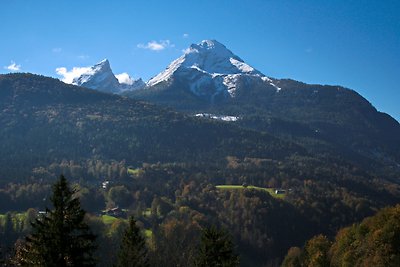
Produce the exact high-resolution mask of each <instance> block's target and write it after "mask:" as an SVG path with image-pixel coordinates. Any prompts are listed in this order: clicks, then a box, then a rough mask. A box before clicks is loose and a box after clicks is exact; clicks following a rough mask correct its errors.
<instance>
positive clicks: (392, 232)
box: [282, 205, 400, 267]
mask: <svg viewBox="0 0 400 267" xmlns="http://www.w3.org/2000/svg"><path fill="white" fill-rule="evenodd" d="M399 248H400V205H397V206H395V207H392V208H385V209H383V210H381V211H379V212H378V213H377V214H376V215H374V216H372V217H369V218H367V219H365V220H364V221H363V222H361V223H358V224H354V225H352V226H350V227H346V228H343V229H341V230H340V231H339V232H338V233H337V234H336V237H335V238H334V240H332V241H331V240H330V239H329V238H327V237H326V236H324V235H318V236H315V237H313V238H312V239H310V240H308V241H307V242H306V244H305V245H304V247H303V248H302V249H300V248H299V247H292V248H290V249H289V251H288V253H287V255H286V257H285V260H284V262H283V264H282V266H284V267H289V266H291V267H296V266H298V267H300V266H313V267H317V266H320V267H322V266H335V267H336V266H382V267H383V266H393V267H394V266H400V249H399Z"/></svg>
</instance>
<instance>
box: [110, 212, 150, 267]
mask: <svg viewBox="0 0 400 267" xmlns="http://www.w3.org/2000/svg"><path fill="white" fill-rule="evenodd" d="M117 266H118V267H148V266H150V265H149V259H148V254H147V248H146V241H145V239H144V237H143V236H142V235H141V233H140V229H139V227H137V226H136V221H135V219H134V218H133V217H130V219H129V226H128V228H127V229H126V230H125V233H124V236H123V238H122V243H121V248H120V251H119V253H118V261H117Z"/></svg>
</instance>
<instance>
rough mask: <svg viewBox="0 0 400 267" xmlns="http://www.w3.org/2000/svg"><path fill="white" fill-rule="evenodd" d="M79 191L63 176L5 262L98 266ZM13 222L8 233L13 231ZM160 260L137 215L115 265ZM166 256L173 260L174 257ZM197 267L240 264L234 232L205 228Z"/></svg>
mask: <svg viewBox="0 0 400 267" xmlns="http://www.w3.org/2000/svg"><path fill="white" fill-rule="evenodd" d="M74 193H75V192H74V190H72V189H71V188H70V187H69V185H68V183H67V180H66V179H65V177H64V176H61V177H60V179H59V181H57V182H56V183H55V185H54V186H53V192H52V196H51V198H50V200H51V204H52V208H51V209H46V213H45V214H43V215H40V216H39V217H37V218H36V219H35V220H34V221H33V222H32V223H31V227H32V228H31V231H30V234H28V235H27V236H26V237H25V239H24V240H18V241H17V242H16V243H15V253H14V255H13V256H12V257H9V258H8V259H5V258H4V257H3V254H1V256H2V257H1V260H2V263H5V264H7V265H16V266H20V265H23V266H25V265H26V266H95V265H96V263H97V260H96V257H95V251H96V249H97V247H98V245H97V242H96V235H94V234H93V233H92V231H91V229H90V227H89V225H88V224H87V222H86V221H85V211H84V210H83V209H82V208H81V206H80V201H79V198H77V197H76V196H74ZM8 223H10V222H8V221H7V222H6V226H5V227H6V229H5V231H8V230H10V229H8V228H10V226H8ZM11 228H12V227H11ZM1 252H3V251H1ZM158 256H160V255H158ZM165 256H166V255H165ZM160 260H161V259H159V258H157V259H155V260H151V259H149V251H148V248H147V244H146V240H145V238H144V237H143V235H142V233H141V230H140V228H139V227H138V226H137V224H136V221H135V219H133V217H130V219H129V223H128V227H126V228H125V230H124V231H123V236H122V239H121V242H120V247H119V251H118V254H117V259H116V263H115V266H140V267H146V266H150V264H151V263H154V262H158V261H160ZM163 260H166V261H168V262H169V261H170V260H169V257H168V259H163ZM191 265H193V266H199V267H203V266H204V267H205V266H221V267H222V266H239V257H238V256H237V255H236V253H235V252H234V244H233V243H232V240H231V237H230V235H229V234H228V233H227V232H224V231H222V230H217V229H216V228H214V227H211V228H205V229H204V230H203V231H202V236H201V241H200V244H199V247H198V253H197V254H196V255H195V257H194V258H193V262H191ZM151 266H159V265H157V264H156V265H153V264H151ZM167 266H168V265H167ZM174 266H179V265H174ZM182 266H183V265H182ZM184 266H189V265H184Z"/></svg>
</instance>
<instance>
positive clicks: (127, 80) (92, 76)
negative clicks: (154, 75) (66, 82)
mask: <svg viewBox="0 0 400 267" xmlns="http://www.w3.org/2000/svg"><path fill="white" fill-rule="evenodd" d="M60 69H61V68H60ZM74 70H79V72H78V73H77V75H76V76H75V75H74V76H75V77H74V78H73V79H72V82H70V83H72V84H75V85H79V86H84V87H87V88H91V89H95V90H98V91H103V92H108V93H116V94H119V93H122V92H124V91H128V90H136V89H141V88H143V87H144V86H145V83H144V82H143V81H142V79H137V80H134V79H132V78H131V77H130V76H129V75H128V74H127V73H121V74H118V75H114V73H113V71H112V70H111V66H110V62H109V61H108V59H103V60H102V61H100V62H99V63H97V64H95V65H93V66H91V67H83V68H74V69H73V70H72V71H70V72H68V71H67V70H66V69H65V68H64V70H63V72H62V73H61V74H63V75H64V76H66V75H65V74H66V73H68V74H71V73H72V75H73V72H74Z"/></svg>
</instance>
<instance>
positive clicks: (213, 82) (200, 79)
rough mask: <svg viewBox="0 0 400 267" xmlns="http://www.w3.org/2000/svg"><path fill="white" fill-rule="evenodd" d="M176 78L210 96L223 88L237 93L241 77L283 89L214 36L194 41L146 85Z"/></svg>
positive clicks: (195, 90) (231, 92)
mask: <svg viewBox="0 0 400 267" xmlns="http://www.w3.org/2000/svg"><path fill="white" fill-rule="evenodd" d="M175 78H184V79H186V80H188V82H189V84H190V86H189V87H190V90H191V91H192V92H193V93H194V94H196V95H209V96H210V97H211V98H213V97H214V96H215V95H217V94H219V93H221V92H226V94H227V95H229V96H231V97H234V96H235V93H236V89H237V87H238V84H239V81H243V80H245V81H260V82H263V83H267V84H269V85H271V86H273V87H275V88H276V90H277V91H279V90H280V88H279V87H278V86H276V85H275V84H274V83H273V81H272V80H271V79H270V78H268V77H266V76H265V75H264V74H262V73H261V72H259V71H258V70H256V69H254V68H253V67H251V66H250V65H248V64H247V63H245V62H244V61H243V60H242V59H241V58H239V57H238V56H236V55H235V54H233V53H232V52H231V51H230V50H229V49H227V48H226V47H225V46H224V45H223V44H221V43H219V42H218V41H215V40H204V41H202V42H201V43H199V44H192V45H191V46H190V47H189V48H188V49H186V50H185V53H184V54H183V55H182V56H181V57H179V58H178V59H176V60H174V61H173V62H172V63H171V64H170V65H169V66H168V67H167V68H166V69H165V70H164V71H163V72H161V73H160V74H158V75H157V76H155V77H153V78H152V79H150V80H149V81H148V82H147V86H148V87H150V86H154V85H157V84H159V83H162V82H170V81H173V80H174V79H175ZM209 88H214V92H210V89H209Z"/></svg>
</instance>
